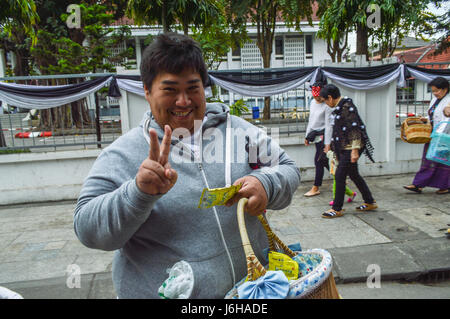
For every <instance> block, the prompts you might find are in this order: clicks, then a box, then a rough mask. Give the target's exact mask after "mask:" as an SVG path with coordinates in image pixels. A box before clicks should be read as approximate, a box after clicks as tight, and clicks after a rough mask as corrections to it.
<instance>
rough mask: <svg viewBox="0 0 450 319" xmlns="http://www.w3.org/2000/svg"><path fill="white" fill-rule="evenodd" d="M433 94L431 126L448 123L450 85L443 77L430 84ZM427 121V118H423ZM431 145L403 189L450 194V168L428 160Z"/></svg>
mask: <svg viewBox="0 0 450 319" xmlns="http://www.w3.org/2000/svg"><path fill="white" fill-rule="evenodd" d="M429 86H430V87H431V92H432V93H433V95H434V97H433V99H432V100H431V102H430V106H429V108H428V119H429V121H430V123H431V126H432V127H434V125H437V124H438V123H439V122H441V121H448V118H449V117H450V113H449V112H445V111H446V108H447V106H448V105H449V104H450V94H448V91H449V83H448V81H447V80H446V79H445V78H443V77H437V78H435V79H434V80H432V81H431V82H430V83H429ZM422 119H423V120H427V119H426V118H422ZM429 146H430V143H426V144H425V146H424V148H423V154H422V164H421V166H420V169H419V171H418V172H417V173H416V175H415V177H414V180H413V182H412V184H411V185H407V186H403V188H405V189H407V190H409V191H411V192H416V193H419V194H420V193H422V190H423V188H424V187H427V186H428V187H434V188H438V190H437V191H436V194H439V195H442V194H448V193H449V188H450V166H447V165H445V164H441V163H437V162H434V161H430V160H427V159H426V155H427V151H428V147H429Z"/></svg>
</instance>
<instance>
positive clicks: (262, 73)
mask: <svg viewBox="0 0 450 319" xmlns="http://www.w3.org/2000/svg"><path fill="white" fill-rule="evenodd" d="M438 76H441V77H444V78H446V79H447V80H449V81H450V69H445V70H443V69H440V70H436V69H427V68H422V67H418V66H413V65H409V64H398V63H393V64H385V65H380V66H373V67H360V68H348V67H299V68H285V69H263V70H239V71H233V70H230V71H210V72H209V80H208V83H207V85H206V88H205V93H206V96H207V97H208V96H211V90H210V86H211V84H216V85H218V86H220V87H222V88H224V89H226V90H229V91H231V92H234V93H237V94H240V95H243V96H252V97H266V96H271V95H276V94H281V93H284V92H287V91H289V90H293V89H296V88H299V87H300V86H302V85H303V84H306V83H309V85H312V84H314V83H315V82H317V81H321V82H323V83H326V82H327V80H328V79H329V80H332V81H334V82H336V83H337V84H338V85H342V86H345V87H347V88H351V89H354V90H370V89H376V88H379V87H382V86H384V85H387V84H389V83H391V82H392V81H396V82H397V86H399V87H404V86H405V85H406V79H408V78H410V77H414V78H416V79H418V80H421V81H424V82H427V83H429V82H430V81H431V80H433V79H434V78H436V77H438ZM105 86H109V91H108V95H109V96H111V97H115V98H120V97H121V93H120V90H124V91H126V92H130V93H134V94H137V95H140V96H145V93H144V87H143V84H142V80H141V78H140V76H139V75H107V76H102V77H98V78H95V79H93V80H89V81H85V82H82V83H79V84H68V85H56V86H38V85H23V84H16V83H5V82H0V100H1V101H5V102H6V103H8V104H10V105H13V106H17V107H21V108H27V109H46V108H51V107H55V106H61V105H64V104H68V103H71V102H74V101H77V100H80V99H82V98H85V97H87V96H88V95H90V94H92V93H94V92H97V91H98V90H100V89H101V88H103V87H105ZM307 87H308V86H307Z"/></svg>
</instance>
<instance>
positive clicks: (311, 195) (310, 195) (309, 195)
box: [303, 191, 320, 197]
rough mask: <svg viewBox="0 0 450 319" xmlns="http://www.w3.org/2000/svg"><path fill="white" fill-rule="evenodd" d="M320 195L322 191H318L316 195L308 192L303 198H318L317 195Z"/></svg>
mask: <svg viewBox="0 0 450 319" xmlns="http://www.w3.org/2000/svg"><path fill="white" fill-rule="evenodd" d="M319 194H320V191H317V192H315V193H310V192H307V193H305V194H304V195H303V196H305V197H313V196H316V195H319Z"/></svg>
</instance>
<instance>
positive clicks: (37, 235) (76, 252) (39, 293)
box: [0, 174, 450, 299]
mask: <svg viewBox="0 0 450 319" xmlns="http://www.w3.org/2000/svg"><path fill="white" fill-rule="evenodd" d="M412 178H413V175H411V174H409V175H395V176H383V177H368V178H366V181H367V183H368V185H369V188H370V189H371V191H372V192H373V195H374V197H375V199H376V200H377V203H378V205H379V208H378V210H376V211H372V212H357V211H355V207H356V206H357V205H360V204H361V203H362V200H361V196H359V195H358V196H357V197H356V199H355V202H353V203H346V204H345V205H344V208H345V209H346V212H345V215H344V216H343V217H341V218H337V219H331V220H330V219H323V218H321V217H320V215H321V213H322V212H323V211H325V210H326V209H328V208H329V206H328V202H329V201H330V200H331V196H332V193H331V181H330V180H327V181H324V184H323V186H322V188H321V192H322V194H321V195H319V196H316V197H311V198H306V197H304V196H303V194H304V193H306V192H307V191H308V190H309V188H310V186H311V185H310V183H311V182H304V183H302V185H301V186H300V187H299V188H298V190H297V192H296V194H295V197H294V199H293V202H292V203H291V205H290V206H289V207H288V208H286V209H284V210H281V211H269V212H268V217H269V221H270V223H271V225H272V228H273V229H274V231H275V232H276V233H277V234H278V235H279V236H280V237H281V239H282V240H283V241H285V242H286V243H288V244H290V243H295V242H300V243H301V245H302V248H303V250H306V249H309V248H324V249H327V250H328V251H330V253H331V254H332V256H333V259H334V270H333V273H334V275H335V278H336V281H337V282H338V283H347V282H366V280H367V278H368V276H369V275H371V274H374V272H376V271H377V269H378V270H379V271H380V274H381V280H382V281H385V280H397V279H406V280H415V279H418V278H423V277H424V276H445V274H449V272H450V240H449V239H447V238H446V236H445V234H444V232H445V230H446V229H447V228H450V195H437V194H435V193H434V191H435V190H434V189H431V188H429V189H425V190H424V192H423V194H415V193H410V192H407V191H406V190H404V189H403V188H402V185H406V184H409V183H410V182H411V180H412ZM349 187H350V188H352V189H353V190H355V191H357V189H356V188H355V186H354V185H353V184H352V182H349ZM74 208H75V202H58V203H42V204H32V205H31V204H30V205H15V206H0V286H4V287H6V288H9V289H12V290H14V291H17V292H18V293H20V294H22V296H23V297H24V298H49V299H53V298H115V296H116V295H115V292H114V289H113V286H112V282H111V264H112V258H113V252H104V251H99V250H92V249H89V248H86V247H84V246H83V245H82V244H81V243H80V242H79V241H78V239H77V238H76V236H75V234H74V231H73V224H72V216H73V211H74ZM77 274H80V275H81V276H80V281H77V279H76V278H77V276H76V275H77ZM71 287H72V288H71ZM448 290H450V289H448ZM448 295H449V296H450V291H449V292H448Z"/></svg>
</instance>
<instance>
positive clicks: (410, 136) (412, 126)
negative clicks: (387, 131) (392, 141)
mask: <svg viewBox="0 0 450 319" xmlns="http://www.w3.org/2000/svg"><path fill="white" fill-rule="evenodd" d="M431 131H432V129H431V124H430V123H429V122H426V123H424V122H423V121H422V120H421V119H420V117H410V118H407V119H405V121H403V123H402V126H401V131H400V138H401V139H402V140H403V141H404V142H406V143H411V144H425V143H429V142H430V140H431V137H430V135H431Z"/></svg>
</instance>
